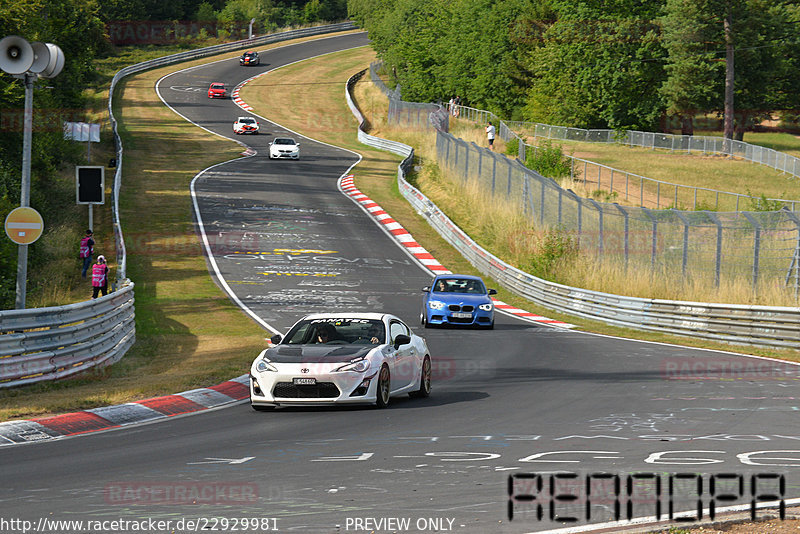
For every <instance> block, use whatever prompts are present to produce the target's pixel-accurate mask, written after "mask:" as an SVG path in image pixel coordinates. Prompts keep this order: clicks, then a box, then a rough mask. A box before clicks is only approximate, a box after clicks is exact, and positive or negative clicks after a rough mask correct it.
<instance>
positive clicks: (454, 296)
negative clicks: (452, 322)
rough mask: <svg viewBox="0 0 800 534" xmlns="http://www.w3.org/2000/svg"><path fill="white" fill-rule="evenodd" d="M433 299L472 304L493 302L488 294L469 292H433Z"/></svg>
mask: <svg viewBox="0 0 800 534" xmlns="http://www.w3.org/2000/svg"><path fill="white" fill-rule="evenodd" d="M430 298H431V300H441V301H442V302H447V303H448V304H449V303H451V302H456V303H463V304H472V305H473V306H477V305H479V304H486V303H488V302H491V301H492V299H490V298H489V296H488V295H471V294H469V293H436V292H434V293H431V296H430Z"/></svg>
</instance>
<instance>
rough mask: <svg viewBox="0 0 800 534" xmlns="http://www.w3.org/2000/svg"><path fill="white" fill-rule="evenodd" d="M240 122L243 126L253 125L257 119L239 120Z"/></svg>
mask: <svg viewBox="0 0 800 534" xmlns="http://www.w3.org/2000/svg"><path fill="white" fill-rule="evenodd" d="M239 122H240V123H242V124H253V123H254V122H256V121H255V119H239Z"/></svg>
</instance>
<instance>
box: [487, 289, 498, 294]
mask: <svg viewBox="0 0 800 534" xmlns="http://www.w3.org/2000/svg"><path fill="white" fill-rule="evenodd" d="M489 294H490V295H497V290H496V289H490V290H489Z"/></svg>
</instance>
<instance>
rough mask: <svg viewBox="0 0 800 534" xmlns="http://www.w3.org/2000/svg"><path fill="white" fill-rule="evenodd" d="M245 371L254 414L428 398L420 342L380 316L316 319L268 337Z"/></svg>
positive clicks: (426, 360)
mask: <svg viewBox="0 0 800 534" xmlns="http://www.w3.org/2000/svg"><path fill="white" fill-rule="evenodd" d="M272 342H273V343H274V344H275V346H273V347H270V348H268V349H265V350H263V351H262V352H261V354H259V355H258V357H257V358H256V359H255V360H254V361H253V364H252V366H251V367H250V404H251V406H252V407H253V409H254V410H268V409H271V408H274V407H275V406H279V405H330V404H374V405H376V406H378V407H379V408H384V407H386V406H387V405H388V404H389V399H390V398H391V397H396V396H398V395H405V394H408V395H410V396H411V397H427V396H428V395H430V392H431V356H430V354H429V353H428V346H427V344H426V342H425V340H424V339H423V338H421V337H420V336H417V335H415V334H414V333H413V332H412V331H411V329H410V328H409V327H408V325H407V324H406V323H404V322H403V321H401V320H400V319H399V318H397V317H395V316H394V315H390V314H386V313H324V314H313V315H307V316H305V317H303V318H302V319H300V320H299V321H298V322H297V323H295V325H294V326H292V328H291V329H290V330H289V332H288V333H287V334H286V337H281V336H280V335H276V336H273V337H272Z"/></svg>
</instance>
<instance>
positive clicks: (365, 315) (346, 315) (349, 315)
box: [299, 311, 400, 321]
mask: <svg viewBox="0 0 800 534" xmlns="http://www.w3.org/2000/svg"><path fill="white" fill-rule="evenodd" d="M306 319H309V320H313V319H373V320H375V319H377V320H384V319H400V318H399V317H397V316H395V315H392V314H390V313H381V312H346V311H345V312H340V313H312V314H310V315H306V316H304V317H302V318H300V319H299V321H303V320H306Z"/></svg>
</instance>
